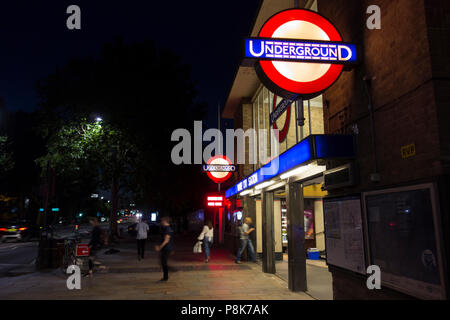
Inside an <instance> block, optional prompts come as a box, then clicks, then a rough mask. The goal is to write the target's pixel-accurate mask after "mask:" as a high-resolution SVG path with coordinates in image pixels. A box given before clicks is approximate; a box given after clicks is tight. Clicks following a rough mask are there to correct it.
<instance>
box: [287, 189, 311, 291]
mask: <svg viewBox="0 0 450 320" xmlns="http://www.w3.org/2000/svg"><path fill="white" fill-rule="evenodd" d="M286 208H287V232H288V287H289V290H291V291H294V292H298V291H306V289H307V283H306V253H305V220H304V199H303V185H301V184H299V183H288V184H286Z"/></svg>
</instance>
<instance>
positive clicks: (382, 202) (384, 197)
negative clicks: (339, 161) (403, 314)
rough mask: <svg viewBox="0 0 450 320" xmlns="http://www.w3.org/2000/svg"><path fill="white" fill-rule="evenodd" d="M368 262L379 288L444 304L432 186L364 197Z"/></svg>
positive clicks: (440, 253)
mask: <svg viewBox="0 0 450 320" xmlns="http://www.w3.org/2000/svg"><path fill="white" fill-rule="evenodd" d="M363 199H364V211H365V212H366V215H367V219H366V228H367V244H368V257H369V262H370V264H371V265H377V266H379V267H380V269H381V273H382V275H381V285H382V286H387V287H390V288H393V289H395V290H398V291H401V292H404V293H406V294H410V295H413V296H415V297H418V298H422V299H445V286H444V283H445V281H444V274H443V258H442V251H443V250H442V248H441V231H440V223H439V221H440V218H439V217H438V211H437V208H436V199H435V188H434V185H433V184H431V183H430V184H421V185H415V186H408V187H399V188H393V189H385V190H380V191H373V192H366V193H363Z"/></svg>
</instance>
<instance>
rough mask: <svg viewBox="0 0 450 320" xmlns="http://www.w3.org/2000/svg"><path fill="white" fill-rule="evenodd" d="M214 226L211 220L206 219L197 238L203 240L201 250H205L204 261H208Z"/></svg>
mask: <svg viewBox="0 0 450 320" xmlns="http://www.w3.org/2000/svg"><path fill="white" fill-rule="evenodd" d="M213 238H214V228H213V224H212V223H211V220H208V221H206V224H205V226H204V227H203V230H202V233H200V235H199V236H198V238H197V239H198V240H200V241H203V250H204V251H205V263H208V262H209V256H210V248H211V246H212V244H213Z"/></svg>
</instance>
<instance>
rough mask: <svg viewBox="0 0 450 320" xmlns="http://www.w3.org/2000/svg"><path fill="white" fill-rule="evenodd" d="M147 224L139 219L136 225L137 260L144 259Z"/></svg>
mask: <svg viewBox="0 0 450 320" xmlns="http://www.w3.org/2000/svg"><path fill="white" fill-rule="evenodd" d="M148 229H149V227H148V224H147V223H145V222H144V221H142V218H140V219H139V223H138V224H137V225H136V233H137V234H136V242H137V250H138V260H139V261H140V260H141V259H144V250H145V242H146V241H147V232H148Z"/></svg>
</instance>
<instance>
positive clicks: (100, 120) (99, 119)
mask: <svg viewBox="0 0 450 320" xmlns="http://www.w3.org/2000/svg"><path fill="white" fill-rule="evenodd" d="M95 121H96V122H102V121H103V119H102V118H100V117H97V118H95Z"/></svg>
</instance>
